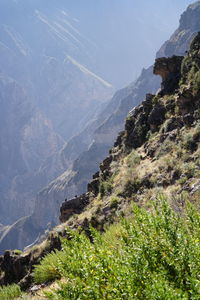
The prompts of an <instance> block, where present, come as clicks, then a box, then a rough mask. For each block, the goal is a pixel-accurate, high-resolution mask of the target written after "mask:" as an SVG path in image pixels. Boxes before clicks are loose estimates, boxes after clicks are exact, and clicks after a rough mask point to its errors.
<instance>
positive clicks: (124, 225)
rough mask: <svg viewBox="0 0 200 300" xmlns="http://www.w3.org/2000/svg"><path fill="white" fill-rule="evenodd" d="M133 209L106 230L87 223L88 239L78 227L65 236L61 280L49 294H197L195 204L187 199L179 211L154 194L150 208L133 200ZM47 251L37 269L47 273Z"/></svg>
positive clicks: (199, 221) (198, 218) (198, 223)
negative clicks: (98, 230)
mask: <svg viewBox="0 0 200 300" xmlns="http://www.w3.org/2000/svg"><path fill="white" fill-rule="evenodd" d="M133 213H134V217H133V218H132V219H131V220H130V219H129V220H127V219H123V220H122V222H121V224H117V225H112V226H111V228H110V229H108V231H107V232H106V233H105V234H104V235H101V234H100V233H98V232H97V231H95V230H93V229H91V231H92V236H93V239H92V240H93V242H92V243H91V241H90V240H89V239H88V238H87V237H86V236H85V235H84V234H80V233H77V232H72V233H71V236H72V239H71V240H64V241H63V251H62V252H57V253H56V254H55V255H56V256H58V257H59V255H61V257H62V259H57V260H56V259H55V260H53V264H54V269H56V270H58V275H59V277H60V278H61V277H62V278H63V279H64V280H62V283H60V288H59V289H58V290H56V291H52V292H48V293H47V294H46V295H47V296H48V297H49V299H59V300H62V299H63V300H64V299H65V300H66V299H74V300H75V299H85V300H86V299H87V300H93V299H98V300H100V299H102V300H103V299H116V300H121V299H137V300H140V299H141V300H143V299H146V300H156V299H163V300H165V299H169V300H179V299H184V300H187V299H188V300H189V299H192V300H197V299H200V278H199V274H200V240H199V237H200V215H199V212H198V211H197V209H195V208H194V207H193V206H192V205H191V204H187V206H186V208H185V211H184V212H182V216H180V215H179V214H176V213H175V212H174V211H173V210H172V209H171V208H170V206H169V205H168V204H167V202H166V201H165V200H163V199H158V201H157V202H155V203H153V205H152V207H151V209H150V212H147V211H146V210H144V209H142V208H138V207H137V206H134V211H133ZM115 226H116V227H115ZM61 253H62V254H61ZM48 257H49V258H50V259H48V258H45V259H44V260H43V261H42V266H43V268H42V269H41V266H37V267H36V271H35V274H39V273H41V272H47V273H48V268H49V266H48V265H49V263H50V262H51V260H52V257H54V254H50V255H49V256H48ZM42 276H43V275H42Z"/></svg>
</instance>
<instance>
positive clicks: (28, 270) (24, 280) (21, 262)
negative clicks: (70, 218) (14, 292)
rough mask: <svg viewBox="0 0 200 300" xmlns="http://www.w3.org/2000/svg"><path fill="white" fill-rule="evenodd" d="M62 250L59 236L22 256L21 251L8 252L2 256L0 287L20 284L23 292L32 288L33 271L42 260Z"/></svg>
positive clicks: (49, 239)
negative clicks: (47, 255)
mask: <svg viewBox="0 0 200 300" xmlns="http://www.w3.org/2000/svg"><path fill="white" fill-rule="evenodd" d="M56 249H57V250H61V241H60V238H59V236H54V235H49V237H48V239H47V240H46V242H45V244H44V245H41V248H38V249H37V250H36V251H35V250H31V251H29V252H27V253H23V254H21V255H20V253H19V251H18V250H16V251H6V252H5V253H4V255H3V256H0V269H1V271H2V272H3V274H1V277H0V285H8V284H11V283H18V284H19V285H20V287H21V289H22V290H25V289H27V288H28V287H30V285H31V283H32V282H33V274H32V271H33V269H34V266H35V265H36V264H38V263H39V261H40V260H41V258H42V257H43V256H44V255H46V254H47V253H50V252H52V251H55V250H56Z"/></svg>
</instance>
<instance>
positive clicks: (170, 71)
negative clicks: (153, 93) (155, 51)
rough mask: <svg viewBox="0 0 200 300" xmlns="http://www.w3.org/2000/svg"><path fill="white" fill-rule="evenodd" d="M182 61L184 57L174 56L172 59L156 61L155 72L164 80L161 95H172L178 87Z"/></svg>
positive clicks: (164, 58) (158, 59)
mask: <svg viewBox="0 0 200 300" xmlns="http://www.w3.org/2000/svg"><path fill="white" fill-rule="evenodd" d="M182 60H183V56H172V57H171V58H170V59H168V58H166V57H162V58H157V59H156V63H155V65H154V70H153V72H154V74H155V75H160V76H161V78H162V83H161V93H163V94H166V93H170V92H171V93H172V92H173V91H174V89H175V88H176V87H178V83H179V80H180V77H181V72H180V70H181V68H180V66H181V63H182Z"/></svg>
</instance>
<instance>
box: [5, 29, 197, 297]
mask: <svg viewBox="0 0 200 300" xmlns="http://www.w3.org/2000/svg"><path fill="white" fill-rule="evenodd" d="M153 72H154V74H156V75H160V76H161V78H162V84H161V90H160V91H159V93H157V94H156V95H153V94H147V95H146V98H145V100H144V101H143V102H142V103H141V104H140V105H139V106H137V107H135V108H134V109H133V110H132V111H131V112H130V113H129V115H128V117H127V119H126V123H125V129H124V131H123V132H121V133H120V134H119V136H118V138H117V140H116V142H115V144H114V147H113V148H112V149H111V150H110V153H109V156H108V157H107V158H106V159H104V161H103V162H102V163H101V164H100V170H99V172H98V174H96V175H95V176H94V180H93V181H92V182H91V183H89V185H88V192H87V193H86V194H83V195H81V196H80V197H75V198H74V199H71V200H69V201H65V202H64V203H63V204H62V206H61V210H60V211H61V215H60V219H61V221H62V222H65V223H64V224H62V225H60V226H59V227H57V228H55V229H54V232H52V233H51V234H50V235H49V238H48V241H46V242H45V243H43V244H42V245H39V246H38V248H37V246H36V248H34V249H33V250H30V251H28V252H25V253H23V254H22V255H16V253H15V252H14V251H6V252H5V254H4V256H2V257H1V258H0V268H1V271H2V272H4V273H2V277H1V283H2V284H7V283H13V282H16V283H19V284H20V286H21V287H22V288H23V289H26V288H27V287H29V286H30V284H31V282H32V280H33V274H32V271H33V268H34V267H33V265H34V264H35V263H38V262H39V259H40V257H41V256H44V255H45V252H51V251H52V250H53V248H54V249H61V245H60V243H59V235H62V236H63V235H64V236H65V237H66V238H68V239H69V240H70V239H71V236H70V234H69V231H68V230H66V227H67V228H68V227H69V228H72V229H78V228H79V229H80V230H84V231H85V232H86V234H87V235H88V236H90V225H92V226H94V227H95V228H97V229H99V230H100V231H103V230H104V229H105V228H106V226H107V225H108V224H111V223H113V222H117V221H118V220H119V219H120V217H121V216H122V215H123V216H125V217H130V215H131V214H132V203H133V202H135V203H137V204H138V205H139V206H144V207H145V208H146V209H149V201H151V200H152V199H155V198H156V197H157V195H161V194H162V195H163V196H165V197H166V198H167V199H168V201H170V203H171V205H172V207H173V208H174V209H175V210H176V211H179V212H181V211H182V209H183V207H184V206H185V203H186V201H188V200H189V201H191V202H193V203H197V204H198V203H199V192H200V174H199V164H200V161H199V156H200V148H199V142H200V115H199V110H200V33H198V35H197V36H196V37H195V39H194V40H193V41H192V43H191V47H190V51H189V52H188V54H187V55H186V56H185V57H183V56H172V57H170V58H165V57H164V58H158V59H156V62H155V65H154V69H153ZM27 269H28V274H27ZM188 299H189V298H188Z"/></svg>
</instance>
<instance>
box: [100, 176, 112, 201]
mask: <svg viewBox="0 0 200 300" xmlns="http://www.w3.org/2000/svg"><path fill="white" fill-rule="evenodd" d="M112 188H113V184H112V182H111V181H110V180H108V181H103V182H101V183H100V187H99V192H100V195H101V196H102V197H103V196H105V195H109V194H110V193H111V192H112Z"/></svg>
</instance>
